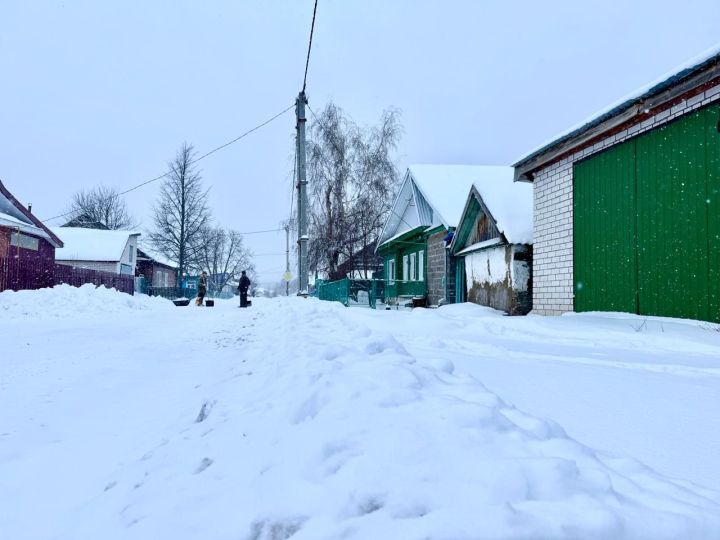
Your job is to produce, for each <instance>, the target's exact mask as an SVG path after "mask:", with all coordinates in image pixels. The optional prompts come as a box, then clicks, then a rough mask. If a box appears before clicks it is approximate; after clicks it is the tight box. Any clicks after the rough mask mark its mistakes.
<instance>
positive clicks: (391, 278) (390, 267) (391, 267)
mask: <svg viewBox="0 0 720 540" xmlns="http://www.w3.org/2000/svg"><path fill="white" fill-rule="evenodd" d="M387 275H388V283H389V284H390V285H392V284H393V283H395V259H390V260H389V261H388V263H387Z"/></svg>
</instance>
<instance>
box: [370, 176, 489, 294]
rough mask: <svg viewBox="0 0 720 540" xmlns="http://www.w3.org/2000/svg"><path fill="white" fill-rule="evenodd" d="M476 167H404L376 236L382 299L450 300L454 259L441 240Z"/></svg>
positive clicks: (447, 233)
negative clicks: (402, 176)
mask: <svg viewBox="0 0 720 540" xmlns="http://www.w3.org/2000/svg"><path fill="white" fill-rule="evenodd" d="M479 169H481V168H478V167H474V166H466V165H413V166H411V167H409V168H408V170H407V172H406V174H405V178H404V180H403V183H402V185H401V187H400V190H399V191H398V194H397V196H396V197H395V201H394V202H393V205H392V209H391V212H390V215H389V216H388V218H387V221H386V222H385V226H384V227H383V230H382V233H381V234H380V238H379V240H378V248H377V253H378V254H379V255H380V256H382V258H383V271H384V297H385V300H386V301H387V302H391V303H392V302H395V301H398V302H404V301H409V300H412V301H413V303H414V305H421V304H426V305H434V306H437V305H440V304H443V303H454V302H455V294H456V290H455V276H456V269H455V259H454V258H453V257H451V255H450V253H449V250H448V249H447V246H448V244H449V241H450V239H451V238H452V234H451V233H452V232H453V231H454V230H455V227H456V226H457V224H458V222H459V220H460V214H461V213H462V210H463V205H464V204H465V200H466V199H467V194H468V192H469V191H470V186H471V185H472V182H473V180H474V179H475V178H477V176H478V171H479Z"/></svg>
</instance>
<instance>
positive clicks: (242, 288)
mask: <svg viewBox="0 0 720 540" xmlns="http://www.w3.org/2000/svg"><path fill="white" fill-rule="evenodd" d="M249 288H250V278H249V277H247V275H245V270H243V271H242V275H241V276H240V283H238V292H239V293H240V307H247V301H248V299H247V295H248V289H249Z"/></svg>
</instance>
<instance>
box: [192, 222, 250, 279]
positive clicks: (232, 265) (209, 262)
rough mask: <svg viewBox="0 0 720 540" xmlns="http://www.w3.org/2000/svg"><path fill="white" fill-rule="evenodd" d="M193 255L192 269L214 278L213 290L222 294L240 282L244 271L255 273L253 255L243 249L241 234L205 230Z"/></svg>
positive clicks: (210, 228)
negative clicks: (226, 286) (231, 283)
mask: <svg viewBox="0 0 720 540" xmlns="http://www.w3.org/2000/svg"><path fill="white" fill-rule="evenodd" d="M192 251H193V258H192V263H191V267H192V268H193V269H194V270H197V271H198V272H201V271H203V270H206V271H207V272H208V273H209V274H210V279H209V280H208V287H209V288H210V290H214V291H220V290H222V288H223V287H225V285H227V284H228V283H230V282H231V281H234V280H237V279H239V278H240V273H241V272H242V271H243V270H246V271H247V272H248V274H250V275H252V273H253V272H254V269H255V267H254V265H253V262H252V253H251V252H250V250H249V249H247V248H246V247H245V246H244V245H243V237H242V235H241V234H240V233H239V232H237V231H232V230H229V231H226V230H225V229H222V228H220V227H204V228H203V229H202V231H201V233H200V234H199V235H198V238H197V242H196V244H195V245H194V247H193V250H192Z"/></svg>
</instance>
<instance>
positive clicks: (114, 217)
mask: <svg viewBox="0 0 720 540" xmlns="http://www.w3.org/2000/svg"><path fill="white" fill-rule="evenodd" d="M68 212H69V213H70V216H71V219H70V221H69V222H68V223H69V224H71V225H73V226H78V227H88V228H93V227H97V226H98V224H101V225H104V226H105V227H107V228H108V229H112V230H115V229H133V228H135V227H137V222H136V221H135V219H134V218H133V217H132V216H131V215H130V212H128V209H127V205H126V204H125V200H124V199H123V198H122V197H121V196H120V195H119V194H118V192H117V190H115V189H114V188H111V187H108V186H96V187H94V188H90V189H83V190H81V191H78V192H77V193H75V195H73V199H72V203H70V207H69V209H68Z"/></svg>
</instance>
